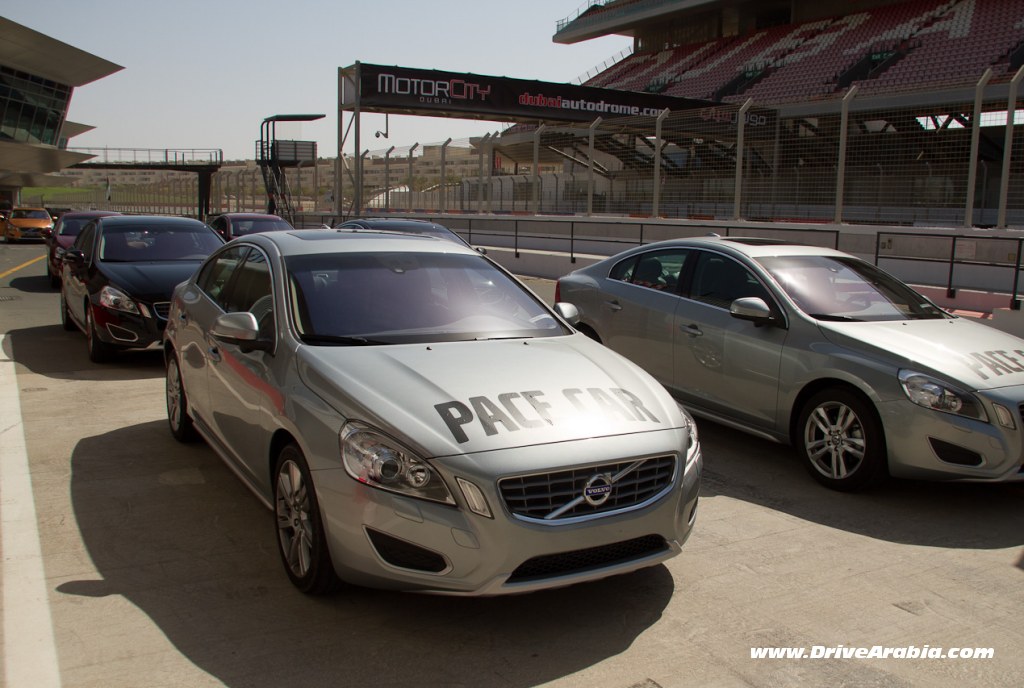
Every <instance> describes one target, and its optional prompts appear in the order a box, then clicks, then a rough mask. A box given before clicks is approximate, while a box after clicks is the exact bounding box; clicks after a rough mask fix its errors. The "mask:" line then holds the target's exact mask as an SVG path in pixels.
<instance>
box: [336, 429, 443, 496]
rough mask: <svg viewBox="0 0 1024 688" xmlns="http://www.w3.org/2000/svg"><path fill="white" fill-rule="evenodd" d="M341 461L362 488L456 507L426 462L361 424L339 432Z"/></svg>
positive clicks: (437, 475) (435, 473)
mask: <svg viewBox="0 0 1024 688" xmlns="http://www.w3.org/2000/svg"><path fill="white" fill-rule="evenodd" d="M341 458H342V463H344V464H345V470H346V471H347V472H348V474H349V475H350V476H352V477H353V478H355V479H356V480H358V481H359V482H361V483H363V484H365V485H369V486H371V487H376V488H379V489H381V490H387V491H388V492H397V493H399V494H404V495H408V496H410V497H416V498H419V499H429V500H430V501H432V502H441V503H442V504H455V500H454V499H453V498H452V494H451V492H450V491H449V490H448V486H447V485H445V483H444V480H442V479H441V476H440V475H439V474H438V473H437V471H435V470H434V469H433V468H431V467H430V465H429V464H428V463H427V462H426V461H424V460H423V459H421V458H419V457H418V456H416V455H415V454H413V453H412V452H411V451H410V450H408V449H406V448H405V447H403V446H402V445H401V444H399V443H398V442H396V441H395V440H393V439H391V438H390V437H388V436H386V435H384V434H382V433H380V432H378V431H376V430H374V429H373V428H371V427H369V426H366V425H363V424H362V423H346V424H345V427H343V428H342V429H341Z"/></svg>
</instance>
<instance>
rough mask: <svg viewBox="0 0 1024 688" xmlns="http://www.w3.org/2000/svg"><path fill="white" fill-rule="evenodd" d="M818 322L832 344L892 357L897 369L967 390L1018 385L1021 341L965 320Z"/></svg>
mask: <svg viewBox="0 0 1024 688" xmlns="http://www.w3.org/2000/svg"><path fill="white" fill-rule="evenodd" d="M818 326H819V327H820V328H821V331H822V332H823V333H824V334H825V336H826V337H827V338H828V339H829V340H831V341H832V342H834V343H836V344H839V345H841V346H844V347H846V348H850V349H855V350H862V351H870V352H871V353H874V354H877V355H881V356H884V357H886V358H889V359H892V358H893V357H895V358H897V359H900V360H899V361H898V365H900V366H901V367H911V368H916V369H918V370H920V372H931V373H935V374H938V375H941V376H942V377H944V378H947V379H950V380H952V381H959V382H960V383H961V384H962V385H964V386H966V387H969V388H971V389H978V390H983V389H996V388H999V387H1007V386H1011V385H1020V384H1024V339H1021V338H1019V337H1015V336H1013V335H1010V334H1007V333H1005V332H1002V331H1001V330H997V329H995V328H994V327H989V326H988V325H983V324H981V323H977V322H973V321H971V320H968V319H966V318H954V319H952V320H900V321H884V322H858V323H839V322H819V323H818Z"/></svg>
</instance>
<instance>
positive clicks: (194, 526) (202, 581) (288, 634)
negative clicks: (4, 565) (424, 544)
mask: <svg viewBox="0 0 1024 688" xmlns="http://www.w3.org/2000/svg"><path fill="white" fill-rule="evenodd" d="M141 447H145V448H146V451H145V452H144V453H143V452H140V451H139V450H140V448H141ZM71 469H72V479H71V497H72V502H73V506H74V511H75V517H76V519H77V523H78V527H79V529H80V531H81V537H82V540H83V541H84V543H85V545H86V547H87V549H88V553H89V555H90V557H91V559H92V561H93V562H94V564H95V566H96V567H97V570H98V571H99V574H100V575H101V576H102V580H73V581H67V582H64V583H63V584H61V585H60V586H58V588H57V590H58V591H59V592H60V593H63V594H67V595H78V596H84V597H102V596H105V595H115V594H116V595H123V596H124V597H125V598H126V599H128V600H129V601H131V602H132V603H133V604H135V605H136V606H138V608H139V609H141V610H142V611H143V612H145V613H146V614H147V615H148V616H149V617H150V618H151V619H152V620H153V621H154V623H155V624H156V625H157V626H158V627H159V628H160V629H161V630H162V631H163V633H164V634H166V637H167V638H168V639H169V640H170V641H171V642H172V643H173V644H174V645H175V646H176V648H177V649H178V650H180V651H181V652H182V653H183V654H184V655H185V656H186V657H187V658H188V659H189V660H190V661H192V662H194V663H195V664H196V665H197V666H198V667H200V668H201V669H202V670H204V671H206V672H209V673H210V674H211V675H212V676H215V677H216V678H217V679H219V680H220V681H222V682H224V684H225V685H228V686H232V685H238V686H240V685H246V686H275V687H276V686H300V685H342V684H344V685H391V686H397V685H417V686H435V685H436V686H442V685H444V686H460V685H462V686H470V685H494V684H500V685H503V686H511V687H516V686H523V687H525V686H533V685H536V684H539V683H544V682H547V681H551V680H555V679H558V678H561V677H564V676H567V675H569V674H571V673H573V672H576V671H579V670H580V669H583V668H586V667H589V666H593V665H594V664H596V663H598V662H601V661H602V660H605V659H607V658H609V657H612V656H615V655H617V654H620V653H622V652H623V651H625V650H626V649H627V648H629V647H630V646H631V645H632V644H633V643H634V642H635V641H636V640H637V637H638V636H639V635H640V634H642V633H643V632H644V631H646V630H647V629H649V628H650V627H651V626H652V625H654V624H655V623H656V622H657V621H658V619H659V618H660V617H661V615H662V613H663V611H664V610H665V608H666V606H667V605H668V602H669V600H670V599H671V597H672V594H673V590H674V581H673V579H672V576H671V574H670V573H669V572H668V570H667V569H666V568H665V567H664V566H657V567H654V568H650V569H646V570H643V571H640V572H637V573H633V574H628V575H625V576H620V577H616V578H613V579H609V580H604V581H598V582H596V583H590V584H584V585H578V586H574V587H570V588H565V589H561V590H557V591H549V592H541V593H534V594H528V595H521V596H515V597H499V598H456V597H442V596H428V595H417V594H402V593H391V592H380V591H374V590H367V589H362V588H347V589H345V590H344V591H342V592H341V593H339V594H337V595H335V596H331V597H325V598H312V597H307V596H304V595H302V594H301V593H299V592H297V591H296V590H295V589H294V588H292V586H291V584H290V583H289V582H288V579H287V577H286V576H285V574H284V571H283V570H282V565H281V562H280V560H279V558H278V554H277V550H276V543H275V540H274V537H275V536H274V519H273V517H272V514H271V513H270V512H269V511H267V510H265V509H264V508H263V506H262V505H261V504H260V503H259V502H258V501H257V500H256V498H255V497H253V496H252V495H251V494H250V493H249V492H248V491H247V490H246V488H245V487H244V486H243V485H242V484H241V483H240V481H238V479H237V478H235V476H234V475H233V474H232V473H231V472H230V471H229V470H228V469H227V468H226V467H225V466H224V465H223V464H222V463H221V461H220V460H219V459H218V458H217V457H216V456H215V455H214V453H213V452H212V451H211V450H210V449H209V448H208V447H206V446H205V445H203V444H197V445H192V446H186V445H180V444H178V443H176V442H175V441H174V440H173V439H171V437H170V435H169V434H168V432H167V428H166V425H165V424H164V423H162V422H156V421H155V422H151V423H144V424H140V425H134V426H130V427H126V428H122V429H118V430H115V431H113V432H110V433H107V434H104V435H99V436H95V437H90V438H86V439H83V440H81V441H80V442H79V443H78V445H77V446H76V448H75V450H74V452H73V455H72V457H71Z"/></svg>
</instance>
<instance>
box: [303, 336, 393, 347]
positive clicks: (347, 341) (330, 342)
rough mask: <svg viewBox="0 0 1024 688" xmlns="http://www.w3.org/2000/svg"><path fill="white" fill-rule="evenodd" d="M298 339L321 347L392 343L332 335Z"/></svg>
mask: <svg viewBox="0 0 1024 688" xmlns="http://www.w3.org/2000/svg"><path fill="white" fill-rule="evenodd" d="M300 339H302V341H303V343H305V344H319V345H321V346H374V345H378V344H392V343H393V342H385V341H381V340H379V339H367V338H366V337H345V336H340V335H333V334H304V335H302V336H301V337H300Z"/></svg>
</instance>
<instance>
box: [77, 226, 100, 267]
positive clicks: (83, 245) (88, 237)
mask: <svg viewBox="0 0 1024 688" xmlns="http://www.w3.org/2000/svg"><path fill="white" fill-rule="evenodd" d="M95 236H96V223H95V222H90V223H89V224H87V225H86V226H85V229H83V230H82V231H81V233H80V234H79V235H78V236H77V237H76V238H75V243H74V244H72V245H71V248H76V249H78V250H79V251H81V252H82V253H84V254H85V262H87V263H88V262H89V261H90V260H92V245H93V239H94V238H95Z"/></svg>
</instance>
